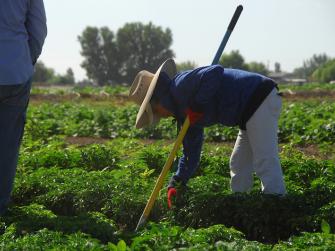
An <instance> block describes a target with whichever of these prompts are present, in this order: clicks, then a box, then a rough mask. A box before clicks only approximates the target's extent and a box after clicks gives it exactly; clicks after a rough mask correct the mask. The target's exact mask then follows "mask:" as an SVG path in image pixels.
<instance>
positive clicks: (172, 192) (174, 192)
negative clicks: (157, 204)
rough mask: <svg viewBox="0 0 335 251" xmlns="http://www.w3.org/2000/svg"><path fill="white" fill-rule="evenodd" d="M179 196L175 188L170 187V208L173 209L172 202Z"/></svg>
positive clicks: (168, 199) (168, 198) (168, 194)
mask: <svg viewBox="0 0 335 251" xmlns="http://www.w3.org/2000/svg"><path fill="white" fill-rule="evenodd" d="M176 196H177V190H176V189H175V188H174V187H169V188H168V192H167V202H168V208H169V209H171V207H172V200H173V197H176Z"/></svg>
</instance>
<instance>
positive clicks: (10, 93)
mask: <svg viewBox="0 0 335 251" xmlns="http://www.w3.org/2000/svg"><path fill="white" fill-rule="evenodd" d="M30 89H31V80H29V81H27V82H26V83H24V84H20V85H0V215H1V214H2V213H4V212H5V210H6V208H7V205H8V203H9V201H10V194H11V192H12V189H13V183H14V178H15V173H16V166H17V161H18V155H19V149H20V144H21V139H22V136H23V130H24V125H25V121H26V110H27V106H28V102H29V96H30Z"/></svg>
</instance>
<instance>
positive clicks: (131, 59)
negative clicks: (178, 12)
mask: <svg viewBox="0 0 335 251" xmlns="http://www.w3.org/2000/svg"><path fill="white" fill-rule="evenodd" d="M116 40H117V45H118V49H119V53H120V54H119V56H120V61H121V62H120V74H121V76H122V81H123V82H126V83H131V81H132V80H133V79H134V77H135V75H136V73H137V72H138V71H139V69H146V70H148V71H152V72H154V71H156V70H157V67H158V66H159V65H160V64H161V63H162V62H163V61H164V60H166V59H167V58H171V57H173V56H174V53H173V51H172V50H171V49H170V46H171V44H172V33H171V30H170V29H168V28H167V29H165V30H163V29H162V28H161V27H159V26H155V25H153V24H152V23H151V22H150V23H149V24H147V25H144V24H142V23H127V24H125V25H124V27H122V28H121V29H119V30H118V32H117V39H116Z"/></svg>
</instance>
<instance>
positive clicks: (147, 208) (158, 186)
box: [135, 116, 190, 231]
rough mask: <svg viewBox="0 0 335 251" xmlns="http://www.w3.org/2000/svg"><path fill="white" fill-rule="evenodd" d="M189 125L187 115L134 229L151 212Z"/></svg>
mask: <svg viewBox="0 0 335 251" xmlns="http://www.w3.org/2000/svg"><path fill="white" fill-rule="evenodd" d="M189 127H190V119H189V118H188V116H187V117H186V119H185V122H184V124H183V127H182V128H181V130H180V132H179V134H178V137H177V139H176V141H175V143H174V146H173V149H172V151H171V152H170V155H169V157H168V159H167V161H166V162H165V165H164V167H163V169H162V171H161V173H160V175H159V177H158V179H157V181H156V185H155V187H154V190H153V191H152V193H151V195H150V199H149V200H148V202H147V205H146V206H145V208H144V211H143V213H142V216H141V218H140V220H139V221H138V223H137V227H136V229H135V231H137V230H138V229H139V228H141V226H143V225H144V224H145V222H146V221H147V219H148V217H149V214H150V212H151V209H152V207H153V205H154V203H155V200H156V198H157V196H158V193H159V191H160V190H161V188H162V186H163V182H164V179H165V177H166V175H167V173H168V171H169V170H170V168H171V165H172V163H173V160H174V159H175V157H176V154H177V152H178V149H179V147H180V145H181V143H182V142H183V139H184V137H185V134H186V132H187V130H188V128H189Z"/></svg>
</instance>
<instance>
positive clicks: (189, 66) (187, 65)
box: [177, 61, 197, 72]
mask: <svg viewBox="0 0 335 251" xmlns="http://www.w3.org/2000/svg"><path fill="white" fill-rule="evenodd" d="M196 67H197V64H196V63H195V62H192V61H185V62H181V63H179V64H177V71H178V72H181V71H187V70H193V69H195V68H196Z"/></svg>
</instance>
